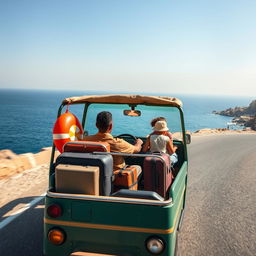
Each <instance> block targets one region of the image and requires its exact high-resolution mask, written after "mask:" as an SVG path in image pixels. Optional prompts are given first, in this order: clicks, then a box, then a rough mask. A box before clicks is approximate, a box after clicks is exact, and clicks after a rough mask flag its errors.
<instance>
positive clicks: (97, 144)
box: [63, 140, 110, 153]
mask: <svg viewBox="0 0 256 256" xmlns="http://www.w3.org/2000/svg"><path fill="white" fill-rule="evenodd" d="M63 151H64V152H79V153H91V152H110V145H109V144H108V143H107V142H103V141H86V140H84V141H83V140H80V141H71V142H67V143H66V144H65V145H64V146H63Z"/></svg>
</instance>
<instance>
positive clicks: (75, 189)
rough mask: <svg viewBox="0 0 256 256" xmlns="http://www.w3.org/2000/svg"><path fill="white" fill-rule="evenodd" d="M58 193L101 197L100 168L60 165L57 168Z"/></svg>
mask: <svg viewBox="0 0 256 256" xmlns="http://www.w3.org/2000/svg"><path fill="white" fill-rule="evenodd" d="M55 183H56V192H59V193H70V194H86V195H95V196H98V195H99V167H97V166H80V165H68V164H59V165H57V166H56V168H55Z"/></svg>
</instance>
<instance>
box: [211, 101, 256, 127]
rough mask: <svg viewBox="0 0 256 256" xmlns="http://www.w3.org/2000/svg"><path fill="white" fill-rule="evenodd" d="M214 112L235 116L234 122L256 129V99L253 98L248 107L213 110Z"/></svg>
mask: <svg viewBox="0 0 256 256" xmlns="http://www.w3.org/2000/svg"><path fill="white" fill-rule="evenodd" d="M213 113H214V114H217V115H223V116H231V117H234V118H233V122H234V123H238V124H241V125H244V126H245V127H250V128H251V129H253V130H256V100H253V101H252V102H251V103H250V104H249V106H248V107H235V108H228V109H226V110H222V111H213Z"/></svg>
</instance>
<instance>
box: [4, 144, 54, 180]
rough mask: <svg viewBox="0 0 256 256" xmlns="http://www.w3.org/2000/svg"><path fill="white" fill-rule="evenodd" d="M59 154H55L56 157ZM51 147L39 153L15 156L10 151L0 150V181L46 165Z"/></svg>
mask: <svg viewBox="0 0 256 256" xmlns="http://www.w3.org/2000/svg"><path fill="white" fill-rule="evenodd" d="M58 154H59V153H56V155H58ZM50 157H51V147H49V148H43V149H42V150H41V151H40V152H39V153H36V154H32V153H26V154H20V155H16V154H15V153H13V152H12V151H11V150H8V149H5V150H0V180H1V179H3V178H6V177H9V176H11V175H14V174H17V173H20V172H23V171H25V170H28V169H31V168H34V167H37V166H40V165H43V164H48V163H49V162H50Z"/></svg>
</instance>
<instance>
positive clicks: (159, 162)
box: [143, 153, 173, 198]
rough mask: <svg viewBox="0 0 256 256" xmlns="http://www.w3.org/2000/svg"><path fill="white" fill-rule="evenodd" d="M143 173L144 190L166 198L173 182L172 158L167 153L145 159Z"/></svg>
mask: <svg viewBox="0 0 256 256" xmlns="http://www.w3.org/2000/svg"><path fill="white" fill-rule="evenodd" d="M159 156H160V157H159ZM143 172H144V189H145V190H148V191H155V192H157V193H158V194H159V195H160V196H162V197H164V198H166V192H167V190H168V189H169V188H170V185H171V183H172V180H173V175H172V170H171V168H170V156H169V155H168V154H165V153H161V154H160V153H157V154H155V155H154V154H153V155H152V156H149V157H146V158H145V159H144V164H143Z"/></svg>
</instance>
